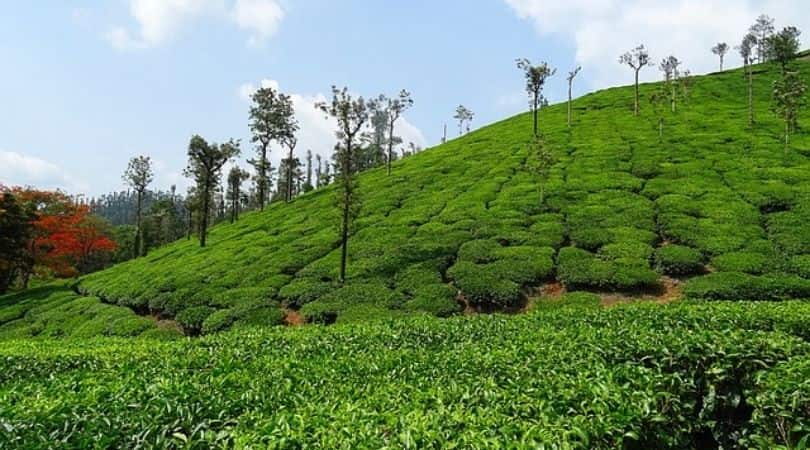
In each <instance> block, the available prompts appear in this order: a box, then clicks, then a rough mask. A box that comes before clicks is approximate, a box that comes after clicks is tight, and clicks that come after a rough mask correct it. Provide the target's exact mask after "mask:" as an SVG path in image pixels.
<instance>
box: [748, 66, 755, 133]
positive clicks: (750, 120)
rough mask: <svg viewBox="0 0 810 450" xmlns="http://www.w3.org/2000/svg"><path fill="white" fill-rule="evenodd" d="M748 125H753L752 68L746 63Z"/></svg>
mask: <svg viewBox="0 0 810 450" xmlns="http://www.w3.org/2000/svg"><path fill="white" fill-rule="evenodd" d="M748 126H749V127H753V126H754V69H753V67H751V64H750V63H749V64H748Z"/></svg>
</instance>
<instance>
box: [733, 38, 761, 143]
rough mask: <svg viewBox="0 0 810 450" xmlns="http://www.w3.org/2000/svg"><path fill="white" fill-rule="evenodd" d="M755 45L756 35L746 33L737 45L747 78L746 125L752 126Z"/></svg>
mask: <svg viewBox="0 0 810 450" xmlns="http://www.w3.org/2000/svg"><path fill="white" fill-rule="evenodd" d="M756 45H757V37H756V36H755V35H753V34H752V33H748V34H746V35H745V37H743V40H742V42H741V43H740V45H739V46H738V47H737V49H738V50H739V51H740V56H741V57H742V60H743V67H744V70H745V77H746V79H747V80H748V126H749V127H752V126H754V60H753V58H754V48H755V46H756Z"/></svg>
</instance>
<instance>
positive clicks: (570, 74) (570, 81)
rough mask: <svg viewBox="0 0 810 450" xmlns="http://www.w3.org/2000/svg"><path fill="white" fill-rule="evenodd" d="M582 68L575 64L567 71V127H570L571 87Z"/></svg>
mask: <svg viewBox="0 0 810 450" xmlns="http://www.w3.org/2000/svg"><path fill="white" fill-rule="evenodd" d="M580 70H582V66H577V67H576V69H574V70H572V71H570V72H568V77H567V78H566V79H567V80H568V128H571V87H572V86H573V84H574V78H576V76H577V74H578V73H579V71H580Z"/></svg>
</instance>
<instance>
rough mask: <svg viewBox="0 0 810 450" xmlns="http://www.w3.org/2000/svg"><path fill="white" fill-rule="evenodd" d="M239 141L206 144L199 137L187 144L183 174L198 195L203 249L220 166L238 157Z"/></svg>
mask: <svg viewBox="0 0 810 450" xmlns="http://www.w3.org/2000/svg"><path fill="white" fill-rule="evenodd" d="M239 152H240V149H239V141H234V140H233V139H231V140H229V141H228V142H225V143H222V144H216V143H213V142H212V143H208V142H207V141H206V140H205V139H203V138H202V137H201V136H199V135H196V134H195V135H194V136H192V137H191V141H189V144H188V166H187V167H186V169H185V174H186V176H188V177H191V178H193V179H194V181H195V182H196V184H197V195H199V201H198V206H199V217H200V223H199V230H200V247H205V241H206V235H207V233H208V224H209V222H210V215H211V200H212V196H213V194H214V190H215V189H216V188H217V186H218V185H219V182H220V179H221V178H222V166H224V165H225V163H227V162H228V161H229V160H230V159H231V158H233V157H236V156H238V155H239Z"/></svg>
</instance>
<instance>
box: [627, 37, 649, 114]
mask: <svg viewBox="0 0 810 450" xmlns="http://www.w3.org/2000/svg"><path fill="white" fill-rule="evenodd" d="M619 63H620V64H624V65H627V66H630V68H631V69H633V72H634V74H635V103H634V106H633V113H634V114H635V115H638V74H639V72H641V69H643V68H645V67H647V66H651V65H652V64H653V63H652V60H651V59H650V53H649V52H648V51H647V49H646V48H645V47H644V45H639V46H638V47H636V48H634V49H632V50H630V51H629V52H627V53H625V54H623V55H621V56H619Z"/></svg>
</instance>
